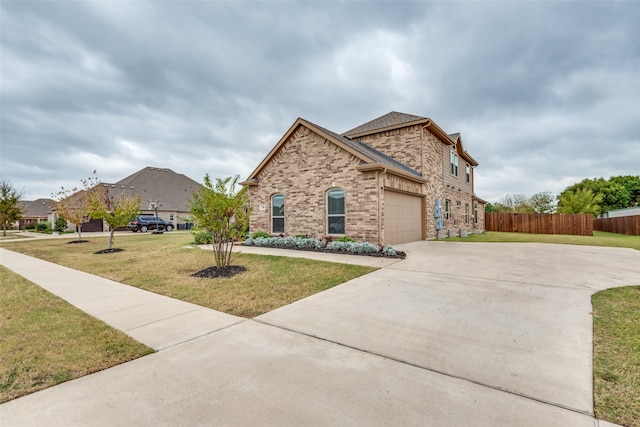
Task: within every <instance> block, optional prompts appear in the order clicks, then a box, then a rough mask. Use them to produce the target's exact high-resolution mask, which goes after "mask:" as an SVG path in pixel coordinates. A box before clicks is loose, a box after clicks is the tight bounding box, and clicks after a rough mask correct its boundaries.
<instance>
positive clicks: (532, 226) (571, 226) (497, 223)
mask: <svg viewBox="0 0 640 427" xmlns="http://www.w3.org/2000/svg"><path fill="white" fill-rule="evenodd" d="M484 215H485V229H486V230H487V231H503V232H509V233H528V234H572V235H576V236H593V215H589V214H528V213H503V212H486V213H485V214H484Z"/></svg>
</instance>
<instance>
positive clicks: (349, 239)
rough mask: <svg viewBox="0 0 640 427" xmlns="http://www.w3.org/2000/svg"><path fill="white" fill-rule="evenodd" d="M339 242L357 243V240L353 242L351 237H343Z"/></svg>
mask: <svg viewBox="0 0 640 427" xmlns="http://www.w3.org/2000/svg"><path fill="white" fill-rule="evenodd" d="M337 241H338V242H355V240H353V239H352V238H351V237H349V236H342V237H340V238H339V239H338V240H337Z"/></svg>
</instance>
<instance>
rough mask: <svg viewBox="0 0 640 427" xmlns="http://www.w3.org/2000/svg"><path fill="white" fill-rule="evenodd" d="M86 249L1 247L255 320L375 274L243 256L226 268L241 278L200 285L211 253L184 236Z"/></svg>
mask: <svg viewBox="0 0 640 427" xmlns="http://www.w3.org/2000/svg"><path fill="white" fill-rule="evenodd" d="M83 237H84V238H86V239H88V240H90V242H88V243H76V244H68V243H67V242H69V241H71V240H73V239H62V238H60V239H46V240H45V239H42V240H38V241H29V242H26V241H25V242H5V243H2V246H3V247H4V248H6V249H10V250H13V251H17V252H22V253H24V254H27V255H32V256H35V257H37V258H41V259H45V260H48V261H51V262H55V263H57V264H61V265H65V266H68V267H72V268H75V269H77V270H82V271H86V272H89V273H93V274H96V275H99V276H102V277H106V278H109V279H112V280H115V281H118V282H121V283H126V284H129V285H132V286H137V287H139V288H143V289H146V290H149V291H152V292H156V293H159V294H162V295H167V296H170V297H174V298H178V299H181V300H183V301H189V302H192V303H194V304H198V305H202V306H205V307H209V308H212V309H214V310H218V311H223V312H225V313H229V314H233V315H236V316H243V317H255V316H258V315H260V314H263V313H266V312H269V311H271V310H274V309H276V308H278V307H281V306H283V305H286V304H290V303H292V302H294V301H297V300H299V299H302V298H305V297H307V296H309V295H312V294H315V293H317V292H320V291H323V290H325V289H328V288H331V287H333V286H335V285H338V284H340V283H344V282H346V281H348V280H351V279H353V278H356V277H359V276H361V275H363V274H366V273H369V272H371V271H374V270H375V269H374V268H370V267H362V266H356V265H347V264H335V263H330V262H323V261H315V260H307V259H301V258H287V257H275V256H262V255H250V254H234V255H233V259H232V264H235V265H242V266H244V267H246V269H247V271H246V272H245V273H242V274H240V275H237V276H235V277H231V278H217V279H204V278H196V277H191V274H193V273H195V272H197V271H199V270H202V269H204V268H206V267H210V266H212V265H214V264H215V262H214V258H213V253H212V252H211V251H208V250H202V249H194V248H193V247H190V246H189V245H190V243H191V242H192V241H193V236H192V235H191V234H190V233H186V232H171V233H164V234H159V235H154V234H150V233H149V234H143V235H141V234H139V233H136V234H135V235H134V234H132V235H130V236H129V235H127V236H117V237H116V239H115V241H114V247H117V248H122V249H124V251H123V252H117V253H111V254H103V255H95V254H93V252H95V251H98V250H100V249H104V248H106V247H107V238H106V237H91V235H90V234H85V235H83Z"/></svg>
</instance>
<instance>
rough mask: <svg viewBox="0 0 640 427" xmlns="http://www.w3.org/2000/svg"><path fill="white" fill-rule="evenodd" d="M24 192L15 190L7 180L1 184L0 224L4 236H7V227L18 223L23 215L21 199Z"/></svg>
mask: <svg viewBox="0 0 640 427" xmlns="http://www.w3.org/2000/svg"><path fill="white" fill-rule="evenodd" d="M21 197H22V192H20V191H18V190H16V189H15V188H13V186H12V185H11V183H10V182H9V181H7V180H2V182H1V183H0V223H2V235H3V236H5V237H6V236H7V227H8V226H9V225H10V224H13V223H14V222H16V221H18V220H19V219H20V216H21V215H22V209H21V208H20V203H19V201H20V198H21Z"/></svg>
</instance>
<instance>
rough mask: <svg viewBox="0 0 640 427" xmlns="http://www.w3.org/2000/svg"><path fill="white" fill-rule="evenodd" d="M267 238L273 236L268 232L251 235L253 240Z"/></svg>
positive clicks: (257, 232)
mask: <svg viewBox="0 0 640 427" xmlns="http://www.w3.org/2000/svg"><path fill="white" fill-rule="evenodd" d="M267 237H271V234H269V233H267V232H266V231H256V232H254V233H253V234H251V238H252V239H259V238H267Z"/></svg>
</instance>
